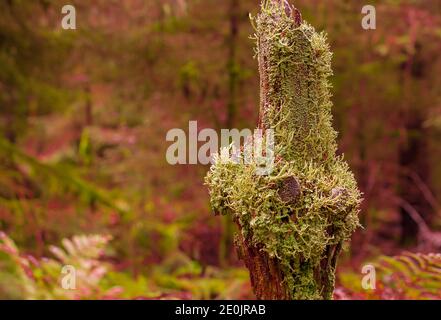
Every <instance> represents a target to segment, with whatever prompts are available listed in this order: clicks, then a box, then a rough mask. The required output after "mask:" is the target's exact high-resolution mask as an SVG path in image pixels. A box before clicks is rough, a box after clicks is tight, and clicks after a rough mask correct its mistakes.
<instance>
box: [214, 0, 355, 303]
mask: <svg viewBox="0 0 441 320" xmlns="http://www.w3.org/2000/svg"><path fill="white" fill-rule="evenodd" d="M256 26H257V27H256V40H257V47H258V56H259V66H260V76H261V92H262V94H261V108H260V114H261V127H263V128H265V129H268V128H271V129H273V130H274V132H275V142H276V143H275V155H276V159H277V160H276V163H275V167H274V170H273V172H272V173H271V175H268V176H259V175H256V168H257V165H256V164H255V163H251V164H245V163H244V162H243V161H242V162H240V163H235V162H233V161H231V160H230V159H229V152H230V151H231V150H229V149H225V150H223V151H222V152H221V155H219V156H218V157H217V159H216V163H215V164H214V165H213V166H212V167H211V169H210V172H209V173H208V175H207V177H206V183H207V184H208V186H209V189H210V196H211V206H212V209H213V211H214V212H216V213H219V214H232V215H233V217H234V219H235V221H236V222H237V223H238V224H239V226H240V230H241V232H242V234H243V237H244V238H246V239H251V241H252V243H253V244H254V245H256V246H258V245H261V246H263V250H264V251H266V252H267V253H268V255H269V256H270V257H274V258H276V259H278V260H279V261H280V265H281V266H282V270H283V274H284V281H285V282H286V286H287V288H288V292H289V295H290V296H291V298H293V299H319V298H323V297H324V298H331V297H332V291H331V292H325V293H324V292H321V287H320V285H319V284H318V283H317V279H316V277H315V275H314V270H315V269H316V267H317V266H318V265H319V264H320V262H321V261H322V260H323V259H324V258H325V257H326V254H327V253H326V249H327V248H328V247H329V246H332V245H341V244H342V243H343V242H344V241H347V240H349V239H350V236H351V234H352V233H353V231H354V230H355V229H356V228H357V227H358V226H359V222H358V206H359V203H360V197H361V195H360V192H359V191H358V189H357V185H356V181H355V179H354V176H353V174H352V173H351V172H350V170H349V168H348V165H347V164H346V162H344V160H343V158H342V157H341V156H338V155H337V154H336V150H337V145H336V136H337V134H336V132H335V130H334V129H333V128H332V115H331V106H332V103H331V101H330V96H331V94H330V90H329V89H330V84H329V82H328V80H327V79H328V77H329V76H330V75H331V74H332V70H331V56H332V54H331V52H330V50H329V46H328V44H327V43H326V36H325V35H324V34H323V33H321V34H319V33H316V32H315V30H314V29H313V27H311V26H310V25H308V24H307V23H305V22H303V23H302V24H300V25H296V23H295V21H294V20H293V19H292V17H291V16H288V15H287V14H286V13H285V10H284V8H283V7H282V6H279V5H278V4H277V3H276V2H275V1H269V2H268V3H267V4H264V5H263V6H262V12H261V14H259V16H258V17H257V19H256ZM241 156H242V157H243V155H241ZM287 177H295V178H296V180H297V181H298V183H299V185H300V196H299V198H298V199H297V200H296V202H295V203H286V202H284V201H282V199H281V197H280V195H279V189H280V188H281V186H282V184H283V181H284V179H286V178H287ZM325 277H328V281H330V282H331V283H333V282H334V277H335V275H334V272H331V274H327V275H325Z"/></svg>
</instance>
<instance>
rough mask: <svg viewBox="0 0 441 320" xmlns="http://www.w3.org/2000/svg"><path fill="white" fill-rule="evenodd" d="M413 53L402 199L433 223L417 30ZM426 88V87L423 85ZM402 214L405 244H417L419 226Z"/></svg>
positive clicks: (405, 68)
mask: <svg viewBox="0 0 441 320" xmlns="http://www.w3.org/2000/svg"><path fill="white" fill-rule="evenodd" d="M410 23H411V31H410V34H411V35H413V37H412V36H411V39H412V47H413V50H412V51H411V52H412V54H409V57H408V59H407V61H406V62H405V63H404V64H403V65H402V77H403V78H402V82H403V91H404V105H405V108H404V114H403V123H404V128H403V129H404V132H405V139H404V141H402V143H401V145H400V148H399V154H398V161H399V168H400V172H399V177H400V178H399V196H400V197H401V198H402V199H404V200H405V201H407V202H408V203H409V204H410V205H411V206H412V207H413V208H414V209H415V210H416V211H417V212H418V213H419V214H420V215H421V217H422V218H423V219H424V220H425V221H426V222H427V223H429V222H430V220H431V216H432V215H433V212H432V210H431V207H430V203H429V202H428V201H427V199H426V198H425V197H424V194H423V193H422V189H421V184H423V185H424V187H428V186H429V185H430V165H429V161H428V155H429V147H428V142H427V130H426V128H425V127H424V121H425V119H426V109H425V105H424V101H422V100H421V99H419V100H418V101H415V98H414V97H416V96H419V95H417V92H419V91H420V89H421V88H420V80H421V78H423V75H424V68H425V64H426V63H425V61H424V60H423V59H422V57H421V51H422V45H421V44H420V43H418V41H417V40H416V38H415V34H416V31H415V29H413V28H412V19H411V14H410ZM421 85H423V84H421ZM400 215H401V243H403V244H414V243H415V242H416V241H417V237H418V233H419V231H420V230H418V225H417V223H416V222H415V221H414V220H413V219H412V218H411V217H410V215H409V213H408V212H407V211H406V210H405V209H404V208H401V209H400Z"/></svg>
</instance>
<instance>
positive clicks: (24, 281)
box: [0, 0, 441, 299]
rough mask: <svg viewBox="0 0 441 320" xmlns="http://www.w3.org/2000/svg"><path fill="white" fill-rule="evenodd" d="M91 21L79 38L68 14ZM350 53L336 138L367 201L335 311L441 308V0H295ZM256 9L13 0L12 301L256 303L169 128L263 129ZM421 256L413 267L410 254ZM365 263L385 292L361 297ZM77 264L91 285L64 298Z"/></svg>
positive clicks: (8, 262) (214, 2)
mask: <svg viewBox="0 0 441 320" xmlns="http://www.w3.org/2000/svg"><path fill="white" fill-rule="evenodd" d="M65 4H72V5H74V6H75V8H76V15H77V29H76V30H63V29H61V26H60V22H61V19H62V17H63V15H62V14H61V8H62V6H63V5H65ZM294 4H295V5H296V7H297V8H299V9H300V11H301V12H302V14H303V17H304V19H305V20H307V21H308V22H310V23H311V24H312V25H314V26H315V27H316V28H317V29H318V30H324V31H326V32H327V33H328V36H329V41H330V43H331V48H332V51H333V52H334V59H333V68H334V73H335V75H334V76H333V77H332V83H333V94H334V97H333V102H334V109H333V114H334V126H335V128H336V129H337V130H338V132H339V146H340V152H342V153H344V154H345V156H346V158H347V160H348V161H349V163H350V166H351V168H352V170H353V171H354V173H355V175H356V177H357V180H358V182H359V187H360V188H361V190H362V191H363V192H364V198H365V201H364V203H363V207H362V213H361V216H360V218H361V222H362V224H363V226H364V229H360V230H358V232H357V233H356V234H355V235H354V237H353V241H352V243H351V244H350V245H349V246H348V248H347V250H346V252H345V253H344V254H343V256H342V257H341V259H340V267H339V270H338V284H337V289H336V293H335V297H336V299H435V298H441V294H440V292H441V273H440V268H441V257H440V256H439V255H435V254H429V253H440V252H441V202H440V200H441V144H440V138H441V76H440V75H441V57H440V53H441V1H439V0H421V1H416V0H382V1H370V3H369V4H372V5H374V6H375V7H376V9H377V29H376V30H369V31H366V30H363V29H362V27H361V19H362V17H363V15H362V14H361V8H362V7H363V6H364V5H365V4H367V3H365V1H359V0H351V1H349V0H326V1H322V0H296V1H295V2H294ZM257 12H258V1H257V0H224V1H219V0H147V1H144V0H120V1H116V0H94V1H81V0H72V1H69V3H66V1H62V0H38V1H37V0H35V1H26V0H1V1H0V131H1V135H0V231H2V233H0V298H19V299H30V298H49V299H51V298H60V299H72V298H75V299H104V298H130V299H133V298H142V299H161V298H162V299H164V298H193V299H246V298H250V299H253V297H254V296H253V294H252V292H251V288H250V285H249V277H248V272H247V270H246V269H245V268H244V267H243V265H242V263H241V262H240V261H239V260H238V258H237V257H236V254H235V252H234V249H233V245H232V233H233V232H234V228H233V226H232V223H230V222H228V220H227V219H222V218H219V217H214V216H213V215H212V214H211V212H210V208H209V203H208V199H209V198H208V192H207V189H206V187H205V186H204V185H203V177H204V176H205V174H206V172H207V170H208V167H207V166H195V165H188V166H186V165H179V166H171V165H169V164H167V162H166V160H165V154H166V149H167V147H168V145H169V143H166V141H165V135H166V132H167V131H168V130H169V129H172V128H183V129H184V130H187V128H188V121H189V120H197V121H198V127H199V129H203V128H207V127H211V128H217V129H220V128H232V127H236V128H251V129H252V128H254V127H255V126H256V123H257V112H258V104H259V101H258V99H259V92H258V90H259V89H258V88H259V86H258V72H257V61H256V60H255V59H253V56H254V51H253V49H254V42H253V41H252V40H251V39H250V36H251V35H252V34H253V33H254V31H253V28H252V25H251V24H250V21H249V17H248V14H249V13H252V14H253V15H255V14H256V13H257ZM410 252H413V253H410ZM365 263H374V264H375V265H376V266H377V267H378V268H377V271H378V274H377V289H376V290H363V289H361V279H362V277H363V274H362V273H361V268H362V266H363V265H364V264H365ZM66 264H70V265H74V266H75V267H76V268H77V277H78V280H77V284H76V286H77V289H76V290H72V291H69V290H64V289H62V288H61V286H60V279H61V278H62V276H63V274H62V273H61V270H62V266H63V265H66Z"/></svg>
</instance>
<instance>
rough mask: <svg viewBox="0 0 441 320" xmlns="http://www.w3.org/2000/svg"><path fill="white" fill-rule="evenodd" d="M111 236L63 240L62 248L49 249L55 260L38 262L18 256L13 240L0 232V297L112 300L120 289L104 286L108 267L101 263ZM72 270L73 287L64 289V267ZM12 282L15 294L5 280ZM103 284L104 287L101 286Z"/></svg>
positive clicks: (27, 256) (120, 291)
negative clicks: (73, 274)
mask: <svg viewBox="0 0 441 320" xmlns="http://www.w3.org/2000/svg"><path fill="white" fill-rule="evenodd" d="M110 239H111V237H109V236H103V235H90V236H74V237H73V238H72V239H63V241H62V247H56V246H51V247H50V248H49V250H50V251H51V252H52V254H53V255H54V256H55V258H43V259H40V260H37V259H35V258H34V257H32V256H29V255H24V254H22V253H20V251H19V249H18V248H17V246H16V245H15V243H14V241H13V240H12V239H10V238H9V237H8V236H7V235H6V234H5V233H2V232H0V270H5V271H4V272H0V294H1V295H2V296H5V297H14V298H24V299H103V298H115V297H118V296H119V295H120V294H121V293H122V289H121V288H119V287H115V286H110V285H108V284H106V281H103V280H105V279H104V278H105V276H106V275H107V273H108V271H109V269H110V267H109V265H108V264H107V263H106V262H104V261H102V257H103V254H104V251H105V249H106V247H107V244H108V242H109V241H110ZM67 265H69V266H72V267H73V268H75V269H74V270H75V288H69V289H68V288H63V287H62V285H61V280H62V278H63V276H64V274H63V273H62V270H63V267H64V266H67ZM6 276H8V277H7V278H8V279H12V280H14V281H15V285H16V287H15V288H14V292H12V293H11V292H10V291H11V290H10V289H8V287H9V283H6V281H5V277H6ZM103 283H105V284H103Z"/></svg>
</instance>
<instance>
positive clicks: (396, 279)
mask: <svg viewBox="0 0 441 320" xmlns="http://www.w3.org/2000/svg"><path fill="white" fill-rule="evenodd" d="M373 266H374V267H375V271H376V286H375V289H367V290H365V289H363V288H362V287H361V280H362V278H363V277H364V276H365V275H364V274H360V273H355V272H342V273H340V274H339V280H340V283H341V285H342V286H343V287H342V288H340V293H341V295H342V296H341V297H338V296H337V298H342V299H348V298H357V299H382V300H383V299H386V300H397V299H415V300H420V299H441V254H439V253H438V254H435V253H430V254H423V253H411V252H404V253H403V254H401V255H398V256H393V257H388V256H381V257H379V258H378V259H376V261H375V262H374V263H373Z"/></svg>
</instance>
